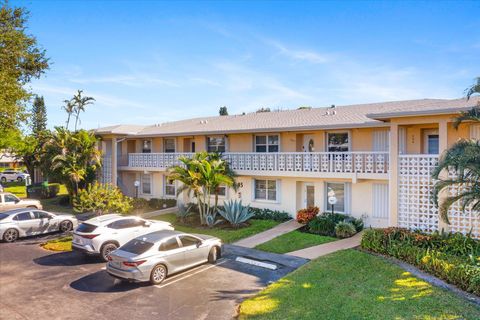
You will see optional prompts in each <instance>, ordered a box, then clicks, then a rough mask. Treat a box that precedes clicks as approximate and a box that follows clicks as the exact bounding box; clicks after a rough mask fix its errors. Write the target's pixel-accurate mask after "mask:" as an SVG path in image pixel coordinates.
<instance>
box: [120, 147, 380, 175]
mask: <svg viewBox="0 0 480 320" xmlns="http://www.w3.org/2000/svg"><path fill="white" fill-rule="evenodd" d="M191 155H192V153H130V154H128V159H124V160H128V161H120V162H119V165H121V166H128V167H134V168H168V167H171V166H173V165H178V164H180V161H179V160H178V159H179V158H180V157H183V156H187V157H189V156H191ZM223 156H224V158H225V159H227V160H228V162H229V163H230V166H231V168H232V169H233V170H236V171H282V172H331V173H387V172H388V166H389V162H388V152H370V151H365V152H278V153H255V152H251V153H246V152H240V153H229V152H227V153H224V154H223Z"/></svg>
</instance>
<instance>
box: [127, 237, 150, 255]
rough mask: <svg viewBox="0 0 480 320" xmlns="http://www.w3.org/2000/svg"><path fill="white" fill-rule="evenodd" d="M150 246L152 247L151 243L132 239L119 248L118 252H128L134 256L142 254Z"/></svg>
mask: <svg viewBox="0 0 480 320" xmlns="http://www.w3.org/2000/svg"><path fill="white" fill-rule="evenodd" d="M152 246H153V243H151V242H147V241H143V240H138V239H133V240H130V241H129V242H127V243H126V244H125V245H123V246H122V247H121V248H120V250H123V251H126V252H130V253H135V254H142V253H144V252H145V251H147V250H148V249H150V248H151V247H152Z"/></svg>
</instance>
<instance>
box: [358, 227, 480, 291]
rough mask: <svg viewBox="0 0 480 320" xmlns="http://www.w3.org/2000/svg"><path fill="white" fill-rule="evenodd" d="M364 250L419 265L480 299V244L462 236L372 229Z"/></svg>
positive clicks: (362, 244)
mask: <svg viewBox="0 0 480 320" xmlns="http://www.w3.org/2000/svg"><path fill="white" fill-rule="evenodd" d="M361 246H362V248H363V249H366V250H369V251H372V252H376V253H380V254H383V255H388V256H392V257H395V258H397V259H400V260H402V261H405V262H407V263H410V264H412V265H415V266H417V267H418V268H420V269H422V270H424V271H426V272H428V273H430V274H432V275H435V276H437V277H439V278H441V279H443V280H445V281H447V282H449V283H451V284H454V285H456V286H458V287H459V288H461V289H463V290H465V291H468V292H472V293H474V294H476V295H479V296H480V241H478V240H475V239H472V238H471V237H467V236H464V235H462V234H458V233H456V234H452V233H443V234H440V233H434V234H431V235H428V234H423V233H420V232H413V231H409V230H406V229H401V228H387V229H369V230H366V231H365V232H364V234H363V237H362V242H361Z"/></svg>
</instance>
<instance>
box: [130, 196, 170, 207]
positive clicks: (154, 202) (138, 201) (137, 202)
mask: <svg viewBox="0 0 480 320" xmlns="http://www.w3.org/2000/svg"><path fill="white" fill-rule="evenodd" d="M176 205H177V199H158V198H152V199H150V200H147V199H144V198H133V209H138V210H143V209H154V210H161V209H166V208H171V207H175V206H176Z"/></svg>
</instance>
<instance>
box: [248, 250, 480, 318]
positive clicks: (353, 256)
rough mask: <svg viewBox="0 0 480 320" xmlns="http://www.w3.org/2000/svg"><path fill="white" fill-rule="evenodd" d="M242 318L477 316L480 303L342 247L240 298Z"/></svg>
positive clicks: (381, 260)
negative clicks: (260, 289) (252, 293)
mask: <svg viewBox="0 0 480 320" xmlns="http://www.w3.org/2000/svg"><path fill="white" fill-rule="evenodd" d="M240 319H282V320H283V319H302V320H303V319H395V320H397V319H480V308H477V307H476V306H474V305H473V304H471V303H469V302H467V301H465V300H463V299H461V298H458V297H457V296H455V295H453V294H451V293H449V292H447V291H444V290H442V289H439V288H437V287H433V286H431V285H430V284H428V283H426V282H424V281H422V280H419V279H418V278H415V277H414V276H412V275H411V274H410V273H409V272H406V271H405V270H403V269H402V268H400V267H398V266H396V265H394V264H392V263H390V262H388V261H386V260H384V259H382V258H380V257H376V256H372V255H370V254H367V253H363V252H360V251H356V250H344V251H339V252H336V253H333V254H330V255H327V256H324V257H321V258H318V259H316V260H313V261H312V262H310V263H308V264H306V265H305V266H303V267H301V268H299V269H298V270H296V271H294V272H293V273H291V274H289V275H288V276H286V277H285V278H283V279H281V280H279V281H278V282H276V283H273V284H271V285H270V286H268V287H267V288H266V289H265V290H263V291H262V292H260V293H259V294H258V295H256V296H254V297H252V298H250V299H248V300H246V301H244V302H243V303H242V304H241V308H240Z"/></svg>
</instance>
